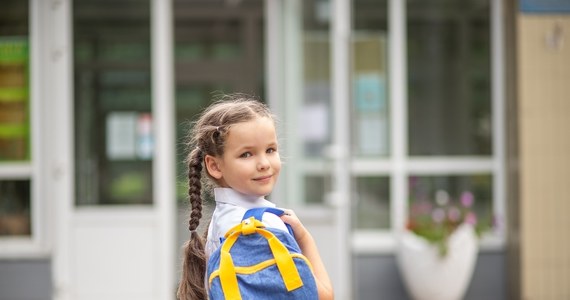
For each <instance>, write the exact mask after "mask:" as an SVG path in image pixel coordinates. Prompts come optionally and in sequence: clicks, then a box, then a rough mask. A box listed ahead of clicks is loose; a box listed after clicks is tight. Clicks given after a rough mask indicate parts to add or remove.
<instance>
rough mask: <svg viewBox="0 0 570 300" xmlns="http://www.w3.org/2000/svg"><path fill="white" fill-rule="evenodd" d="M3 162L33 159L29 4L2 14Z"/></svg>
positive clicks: (13, 4)
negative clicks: (31, 142) (30, 112)
mask: <svg viewBox="0 0 570 300" xmlns="http://www.w3.org/2000/svg"><path fill="white" fill-rule="evenodd" d="M0 20H1V22H0V162H3V161H25V160H29V158H30V118H29V116H30V114H29V109H30V107H29V104H30V102H29V82H28V78H29V74H28V70H29V52H28V51H29V50H28V47H29V45H28V1H14V0H10V1H3V2H2V9H1V10H0Z"/></svg>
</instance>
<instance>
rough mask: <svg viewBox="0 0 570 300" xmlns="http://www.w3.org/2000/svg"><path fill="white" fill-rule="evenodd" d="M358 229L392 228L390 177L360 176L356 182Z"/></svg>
mask: <svg viewBox="0 0 570 300" xmlns="http://www.w3.org/2000/svg"><path fill="white" fill-rule="evenodd" d="M354 190H355V193H356V195H355V201H356V204H355V205H354V206H355V207H356V211H355V212H354V215H353V227H354V228H356V229H390V222H391V218H390V179H389V178H388V177H380V176H366V177H365V176H359V177H356V179H355V182H354Z"/></svg>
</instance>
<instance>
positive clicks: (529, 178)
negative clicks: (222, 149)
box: [0, 0, 570, 300]
mask: <svg viewBox="0 0 570 300" xmlns="http://www.w3.org/2000/svg"><path fill="white" fill-rule="evenodd" d="M0 5H1V9H0V299H1V300H4V299H5V300H14V299H27V300H39V299H57V300H60V299H74V300H75V299H174V298H175V296H174V295H175V291H176V287H177V281H178V278H179V274H180V265H181V264H180V249H181V247H182V244H183V243H184V241H185V240H186V239H187V238H188V232H187V231H186V228H187V219H188V216H187V215H188V208H187V199H186V190H187V183H186V175H185V172H186V166H185V164H184V158H185V155H186V149H185V142H186V139H187V134H188V131H189V129H190V128H191V122H192V121H193V120H194V119H195V117H196V114H197V113H198V112H200V111H201V110H202V109H203V108H204V107H206V106H207V105H208V104H209V103H210V102H211V101H212V100H213V97H214V95H215V93H231V92H244V93H249V94H252V95H256V96H259V97H260V98H261V99H263V100H264V101H265V102H267V103H268V104H269V105H270V107H271V108H272V110H273V111H274V112H275V114H276V115H277V116H278V118H279V123H278V127H279V128H278V131H279V135H280V143H281V144H280V152H281V155H282V159H283V160H284V168H283V171H282V175H281V177H280V180H279V184H278V186H277V188H276V190H275V191H274V193H273V194H271V195H270V197H269V198H270V199H271V200H272V201H274V202H276V203H277V204H278V206H282V207H292V208H294V209H295V210H296V212H297V214H298V215H299V216H300V218H301V219H302V220H303V222H304V223H305V224H306V226H307V227H309V229H310V230H311V231H312V233H313V235H314V236H315V238H316V240H317V242H318V244H319V248H320V252H321V254H322V256H323V259H324V260H325V264H326V266H327V269H328V271H329V273H330V275H331V277H332V280H333V283H334V286H335V294H336V298H337V299H340V300H344V299H410V297H411V296H410V293H409V292H408V291H407V290H406V286H405V284H404V282H403V279H402V276H401V273H400V271H399V269H398V264H397V259H396V256H397V235H398V232H401V231H402V230H404V229H405V228H406V224H407V220H408V217H409V206H410V204H411V203H412V202H414V201H417V200H418V198H422V197H428V195H433V194H434V193H435V192H436V191H437V190H446V191H448V192H449V194H450V196H451V197H452V198H457V197H458V196H459V194H460V193H461V192H462V191H471V192H472V193H473V195H474V198H475V204H474V205H475V206H474V208H475V210H476V211H478V212H491V213H492V214H493V215H494V216H495V220H496V222H495V224H496V226H495V229H494V230H493V231H491V232H488V233H486V234H485V235H484V236H483V237H482V238H481V239H480V242H479V252H478V257H477V263H476V265H475V270H474V273H473V277H472V280H471V282H470V284H469V286H468V288H467V291H466V294H465V299H569V298H570V287H569V285H568V284H567V283H568V282H569V281H570V241H569V239H568V234H567V230H568V229H570V221H569V220H570V218H567V217H566V212H567V211H568V210H569V209H570V206H569V204H568V203H569V202H568V201H567V200H568V195H569V194H570V190H569V187H568V184H567V183H566V181H567V180H568V179H570V156H569V153H570V135H569V134H568V131H569V129H570V118H568V117H567V115H568V114H569V113H570V101H567V100H568V95H569V94H570V47H569V46H570V45H569V38H570V15H569V13H570V4H568V1H563V0H547V1H544V0H543V1H540V0H461V1H459V0H407V1H404V0H353V1H348V0H347V1H342V0H335V1H329V0H286V1H285V0H172V1H162V0H114V1H110V0H75V1H72V0H45V1H44V0H29V1H21V0H2V1H1V3H0ZM418 191H419V192H418ZM212 202H213V201H211V199H209V198H208V199H207V201H206V211H209V210H210V209H211V208H212V204H213V203H212ZM207 215H208V214H207V213H206V217H205V218H204V220H203V221H202V225H204V224H207V218H208V216H207Z"/></svg>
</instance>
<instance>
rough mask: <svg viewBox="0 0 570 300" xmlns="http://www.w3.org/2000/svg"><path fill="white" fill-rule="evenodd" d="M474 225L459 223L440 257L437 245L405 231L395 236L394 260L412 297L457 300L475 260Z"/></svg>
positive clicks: (470, 274) (463, 290)
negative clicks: (447, 246) (446, 249)
mask: <svg viewBox="0 0 570 300" xmlns="http://www.w3.org/2000/svg"><path fill="white" fill-rule="evenodd" d="M477 251H478V244H477V236H476V234H475V230H474V228H473V226H471V225H468V224H462V225H461V226H459V227H458V228H457V229H456V230H455V232H454V233H453V234H452V235H451V236H450V238H449V250H448V253H447V255H446V256H445V257H441V256H440V254H439V252H438V249H437V247H435V246H433V245H431V244H430V243H429V242H428V241H426V240H425V239H423V238H421V237H419V236H417V235H415V234H413V233H412V232H409V231H404V232H402V233H401V234H400V235H399V236H398V250H397V260H398V266H399V268H400V271H401V274H402V276H403V279H404V284H405V286H406V288H407V290H408V292H409V294H410V296H411V297H412V298H413V299H415V300H459V299H462V298H463V296H464V295H465V291H466V290H467V288H468V287H469V282H470V281H471V277H472V275H473V269H474V267H475V262H476V260H477Z"/></svg>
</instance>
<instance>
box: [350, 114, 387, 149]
mask: <svg viewBox="0 0 570 300" xmlns="http://www.w3.org/2000/svg"><path fill="white" fill-rule="evenodd" d="M357 126H358V148H359V149H358V150H359V152H360V154H363V155H387V154H388V126H387V123H386V118H385V117H382V116H378V115H375V116H362V117H360V118H359V120H358V121H357Z"/></svg>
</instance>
